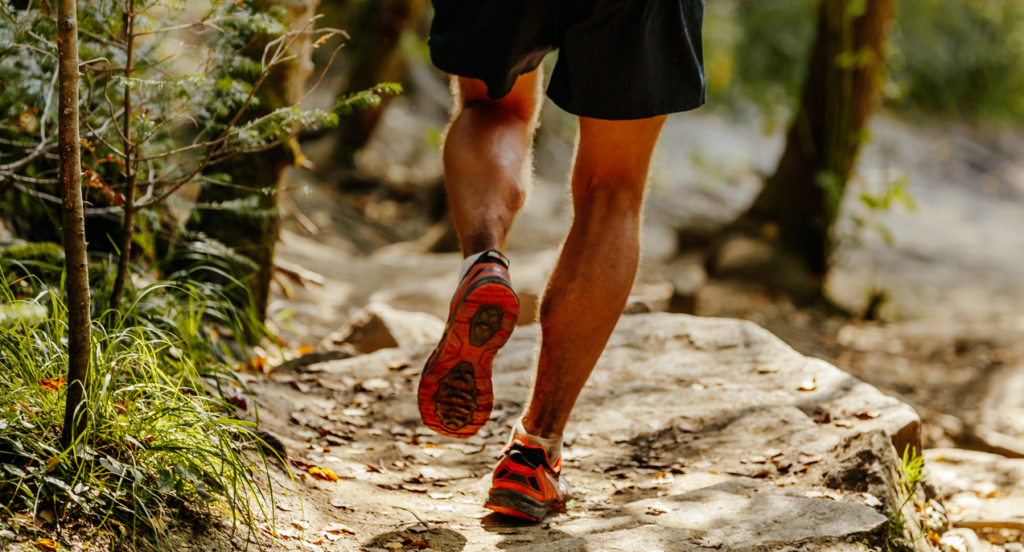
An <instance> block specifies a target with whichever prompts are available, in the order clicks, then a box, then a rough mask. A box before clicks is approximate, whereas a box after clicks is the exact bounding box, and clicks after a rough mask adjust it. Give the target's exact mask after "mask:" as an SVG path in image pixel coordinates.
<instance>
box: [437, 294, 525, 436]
mask: <svg viewBox="0 0 1024 552" xmlns="http://www.w3.org/2000/svg"><path fill="white" fill-rule="evenodd" d="M518 316H519V300H518V298H517V297H516V295H515V293H514V292H513V291H512V289H511V288H510V287H508V285H507V284H505V283H503V282H499V281H484V282H481V284H480V285H479V286H477V287H475V288H474V289H472V290H470V291H469V292H468V293H467V294H466V296H465V297H464V298H463V299H462V302H461V303H460V304H459V305H458V306H457V307H456V309H455V310H454V312H453V313H452V315H451V320H450V321H449V326H448V328H446V329H445V333H444V336H443V337H442V338H441V343H440V344H439V345H438V347H437V349H436V350H435V351H434V354H433V355H431V357H430V359H429V360H428V361H427V365H426V367H425V368H424V371H423V377H422V378H421V380H420V388H419V403H420V415H421V417H422V419H423V423H424V424H425V425H426V426H427V427H430V428H431V429H433V430H434V431H437V432H438V433H440V434H442V435H448V436H450V437H458V438H468V437H471V436H472V435H474V434H476V432H477V431H479V429H480V428H481V427H483V426H484V424H486V423H487V420H488V418H489V417H490V413H491V408H492V407H493V405H494V392H493V387H492V385H491V365H492V363H493V361H494V355H495V354H497V352H498V350H499V349H501V347H503V346H504V345H505V343H506V342H507V341H508V339H509V337H511V335H512V330H513V329H514V328H515V323H516V320H517V318H518Z"/></svg>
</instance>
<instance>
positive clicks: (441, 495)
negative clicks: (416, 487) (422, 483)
mask: <svg viewBox="0 0 1024 552" xmlns="http://www.w3.org/2000/svg"><path fill="white" fill-rule="evenodd" d="M427 496H429V497H430V498H433V499H434V500H447V499H449V498H451V497H453V496H455V494H454V493H427Z"/></svg>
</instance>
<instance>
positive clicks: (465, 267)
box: [459, 249, 509, 283]
mask: <svg viewBox="0 0 1024 552" xmlns="http://www.w3.org/2000/svg"><path fill="white" fill-rule="evenodd" d="M483 255H490V256H492V257H496V258H498V259H501V260H502V262H504V263H505V266H506V267H507V266H508V265H509V261H508V257H506V256H504V255H502V254H501V252H500V251H498V250H496V249H488V250H487V251H481V252H480V253H475V254H473V255H470V256H468V257H466V258H465V259H464V260H463V261H462V268H461V269H459V283H462V279H463V278H465V277H466V274H469V269H471V268H473V263H475V262H477V261H478V260H479V259H480V257H482V256H483Z"/></svg>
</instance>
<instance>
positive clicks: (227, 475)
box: [0, 275, 272, 547]
mask: <svg viewBox="0 0 1024 552" xmlns="http://www.w3.org/2000/svg"><path fill="white" fill-rule="evenodd" d="M0 303H2V306H3V307H5V308H7V309H10V308H14V309H23V310H24V309H29V310H32V311H35V312H37V313H38V312H39V311H42V312H43V313H45V314H44V316H43V317H42V319H40V318H39V317H38V316H36V317H35V319H32V320H30V319H29V318H28V317H22V318H20V319H17V320H16V321H15V322H14V323H12V324H7V325H2V324H0V519H8V520H10V519H15V518H16V517H17V516H20V515H24V514H31V515H38V514H39V513H40V512H42V511H44V510H50V511H51V512H52V513H53V514H54V516H55V517H56V518H58V519H67V518H72V519H77V520H84V521H87V522H89V523H92V524H95V525H96V526H97V528H98V529H99V530H101V531H104V532H107V533H108V534H110V535H112V537H113V539H114V541H115V542H118V541H120V542H124V543H126V544H129V545H130V546H135V545H136V543H148V544H147V546H153V545H155V546H157V547H170V546H169V545H171V544H172V542H171V540H169V539H171V534H172V532H171V531H169V529H170V528H172V527H174V526H175V525H176V524H177V523H178V522H180V521H182V520H184V519H191V518H194V517H196V516H200V517H204V516H205V517H209V516H211V515H217V516H221V517H224V518H226V521H229V523H232V524H235V523H240V524H242V525H247V526H249V527H250V529H251V528H252V523H253V521H254V516H256V515H262V516H266V517H271V516H272V511H271V510H269V509H266V508H265V506H266V505H267V504H269V502H268V499H269V498H270V497H269V496H267V495H266V494H264V493H265V492H266V491H263V490H262V489H261V487H260V486H259V485H257V484H256V479H257V478H258V477H261V476H259V475H258V472H259V471H265V465H264V461H263V460H262V457H261V456H258V452H257V453H253V452H246V449H257V450H258V446H257V445H258V444H259V440H258V438H257V437H256V436H255V435H254V434H253V433H252V431H251V424H249V423H246V422H241V421H238V420H236V419H234V418H232V417H231V416H230V415H229V414H230V412H232V411H233V407H232V406H231V405H230V404H228V403H227V402H225V401H224V400H222V399H219V398H217V397H216V396H215V395H213V394H211V393H210V391H211V390H216V389H222V388H224V387H225V386H228V385H233V386H235V387H239V384H238V383H237V382H232V381H231V380H233V378H232V374H231V372H230V371H228V370H226V369H225V367H224V365H223V364H220V363H219V361H218V359H217V358H216V357H213V356H211V355H220V358H221V359H223V358H227V356H229V355H230V353H229V352H228V351H227V347H224V348H223V350H222V351H220V352H217V351H215V350H214V349H213V348H210V347H207V346H200V345H199V343H200V342H201V341H204V340H205V341H207V342H216V341H218V340H217V339H212V338H211V336H213V335H214V334H218V333H219V332H220V331H221V329H220V326H219V325H218V324H210V323H209V321H210V319H211V316H212V313H213V312H215V311H216V310H217V309H218V308H219V307H218V306H217V305H216V301H213V300H211V297H210V296H209V295H207V294H206V293H205V291H204V290H202V289H196V288H192V289H190V288H188V287H186V286H182V285H176V284H174V283H168V282H161V283H158V284H154V285H152V286H149V287H148V288H146V289H144V290H141V291H140V292H139V293H137V294H134V295H133V296H132V297H131V302H130V303H129V304H130V305H131V306H130V307H129V308H128V309H126V313H125V316H124V317H123V318H120V319H119V320H117V321H115V320H113V319H110V318H108V319H107V321H108V323H107V324H106V325H104V324H102V323H101V322H99V321H97V322H94V324H93V349H92V355H91V360H92V370H93V374H92V381H91V383H90V386H89V388H88V390H87V396H88V402H87V407H86V410H84V411H83V412H82V413H81V415H82V416H87V417H88V418H89V424H88V429H87V430H86V431H85V433H84V434H83V435H82V436H81V438H80V439H79V440H78V441H77V442H76V443H75V444H74V447H73V448H70V449H68V450H66V451H62V450H59V449H58V448H57V442H58V440H59V435H60V428H61V426H62V421H63V410H64V408H63V405H64V395H65V392H66V390H67V388H66V386H64V385H63V375H64V374H65V373H66V371H67V354H66V349H65V347H64V346H63V345H62V341H63V340H64V339H65V338H66V327H65V325H64V323H63V321H64V319H65V317H66V308H65V306H64V304H63V302H62V301H61V299H60V290H59V289H54V288H46V292H45V293H44V294H43V295H41V296H39V297H35V298H33V299H29V300H17V299H15V298H14V294H13V293H12V290H11V286H10V284H9V283H8V281H7V280H6V279H4V277H3V276H2V275H0ZM0 312H3V311H2V310H0ZM214 317H215V316H214ZM225 333H226V334H227V333H228V332H225ZM220 341H224V340H220ZM204 347H205V348H204ZM0 528H3V523H2V522H0ZM12 528H13V527H12Z"/></svg>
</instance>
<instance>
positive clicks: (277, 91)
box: [188, 0, 318, 322]
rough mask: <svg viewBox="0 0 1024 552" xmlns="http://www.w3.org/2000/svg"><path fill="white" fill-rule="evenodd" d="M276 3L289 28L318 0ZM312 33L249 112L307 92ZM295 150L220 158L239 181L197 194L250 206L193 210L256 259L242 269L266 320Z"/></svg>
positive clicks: (257, 50) (200, 227) (200, 226)
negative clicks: (281, 207) (284, 190)
mask: <svg viewBox="0 0 1024 552" xmlns="http://www.w3.org/2000/svg"><path fill="white" fill-rule="evenodd" d="M275 3H280V4H281V7H284V8H285V9H286V10H288V13H289V21H288V24H289V28H292V29H298V28H301V27H302V26H304V25H305V24H306V22H307V21H309V19H310V18H311V17H313V15H314V14H315V13H316V6H317V3H318V1H317V0H304V1H303V2H288V3H285V2H274V1H271V2H268V3H267V5H265V6H262V9H269V8H270V7H271V6H272V5H274V4H275ZM263 44H265V42H261V41H256V42H254V43H253V45H252V47H251V50H249V52H250V54H247V55H252V56H253V57H254V58H255V59H257V60H258V59H260V55H261V54H262V53H263ZM309 45H310V38H309V35H304V36H303V37H301V38H299V39H297V40H295V42H293V43H292V45H291V47H290V48H289V51H288V53H289V54H300V53H302V52H304V51H305V52H306V53H305V54H303V55H302V56H301V57H298V58H296V59H294V60H291V61H289V62H286V63H283V64H281V65H279V66H277V67H275V68H274V69H272V71H271V74H270V75H268V77H267V79H266V80H265V81H264V82H263V85H262V86H261V87H260V90H259V92H257V95H258V97H259V99H260V103H259V108H257V109H249V111H248V112H247V115H248V117H249V118H250V119H251V118H256V117H260V116H263V115H266V114H267V113H270V112H271V111H273V110H275V109H278V108H281V107H286V106H289V105H293V104H294V103H295V102H296V101H298V100H299V99H301V98H302V96H303V94H304V93H305V85H306V81H307V79H308V78H309V76H310V75H311V74H312V71H313V65H312V61H311V53H310V51H307V50H311V48H309ZM289 160H290V157H289V154H288V152H287V151H286V149H285V148H284V147H283V146H278V147H276V148H273V149H271V150H268V151H264V152H260V153H254V154H243V155H238V156H235V157H234V158H233V159H231V160H230V161H227V162H225V163H221V164H218V165H217V166H216V167H215V168H214V171H215V172H223V173H227V174H230V175H232V178H233V180H234V185H233V186H230V187H228V186H211V185H205V186H204V188H203V190H202V191H201V192H200V194H199V197H198V199H197V202H198V203H201V204H208V203H223V202H226V201H241V202H247V204H248V205H249V207H247V208H243V209H233V210H205V211H198V210H197V211H193V214H192V217H191V219H190V220H189V222H188V228H189V229H190V230H193V231H196V232H202V233H204V234H206V235H207V236H209V237H211V238H214V239H216V240H218V241H220V242H222V243H224V244H225V245H227V246H229V247H231V248H233V249H234V250H235V251H237V252H238V253H241V254H243V255H245V256H246V257H249V258H250V259H252V261H253V262H254V263H255V264H256V266H257V269H256V271H255V272H254V273H252V274H245V275H236V276H241V277H242V278H243V279H247V280H248V282H247V291H248V292H249V293H251V295H252V299H253V303H254V306H255V310H256V316H257V317H258V318H259V320H260V321H261V322H262V321H263V320H264V319H265V318H266V315H267V305H268V303H269V300H270V282H271V279H272V278H273V261H274V247H275V244H276V243H277V239H278V235H279V234H280V231H281V219H280V217H279V215H278V209H277V194H278V193H279V192H280V180H281V175H282V174H283V173H284V170H285V169H286V168H287V167H288V164H289Z"/></svg>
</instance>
